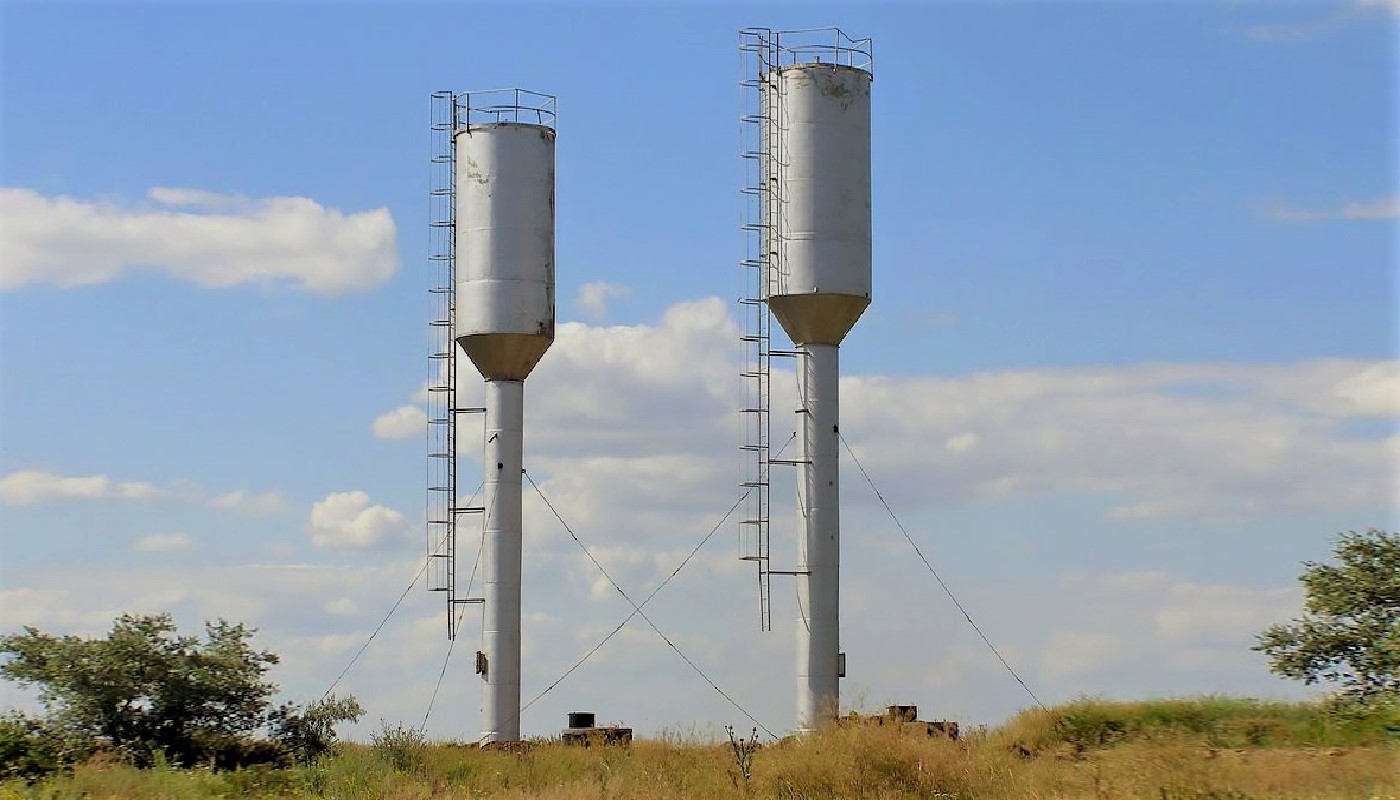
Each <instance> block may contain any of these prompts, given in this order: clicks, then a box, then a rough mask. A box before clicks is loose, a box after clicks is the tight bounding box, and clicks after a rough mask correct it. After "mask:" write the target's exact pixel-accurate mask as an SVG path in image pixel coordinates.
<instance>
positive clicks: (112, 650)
mask: <svg viewBox="0 0 1400 800" xmlns="http://www.w3.org/2000/svg"><path fill="white" fill-rule="evenodd" d="M253 633H255V630H254V629H253V628H249V627H247V626H245V625H241V624H238V625H235V624H232V623H229V622H227V621H225V620H222V619H221V620H218V621H217V622H212V623H206V624H205V626H204V639H203V641H201V640H200V639H199V638H198V637H194V636H180V635H178V634H177V629H176V626H175V622H174V621H173V620H172V619H171V617H170V615H169V614H157V615H122V616H121V617H118V618H117V620H116V622H115V623H114V624H113V626H112V630H111V633H109V634H108V635H107V636H106V637H104V638H97V639H85V638H81V637H78V636H53V635H50V634H46V633H42V632H40V631H39V630H36V629H35V628H32V627H26V628H25V629H24V632H23V633H18V634H11V635H9V636H4V637H0V656H9V658H8V659H7V660H5V661H4V663H0V676H3V677H6V678H9V679H11V680H14V681H17V682H19V683H21V684H24V685H31V686H37V687H38V688H39V690H40V694H39V700H40V702H41V703H43V705H44V707H45V709H46V710H47V711H48V713H49V718H48V720H46V723H47V724H49V725H50V726H52V727H53V728H54V729H58V730H65V731H69V732H72V733H76V734H78V735H81V736H85V737H86V738H87V739H88V740H89V741H94V740H102V739H105V740H106V741H107V742H108V743H109V744H110V746H112V747H114V748H116V749H118V750H119V751H121V752H123V753H125V754H127V755H128V756H129V757H130V758H131V759H132V760H133V761H134V762H135V763H137V764H138V765H146V764H149V763H151V761H152V760H153V759H154V758H155V756H156V754H157V753H160V754H163V755H164V757H165V758H166V759H167V760H168V761H170V762H171V763H175V764H184V765H191V764H195V763H202V762H205V761H209V760H214V759H215V756H216V755H218V754H219V753H220V752H221V751H224V750H227V749H229V748H232V747H233V746H234V743H237V742H244V741H245V740H246V739H247V737H248V735H249V734H252V733H253V732H255V731H257V730H258V729H260V728H262V727H263V726H265V725H270V726H272V727H273V729H274V733H284V732H286V733H293V732H294V733H296V734H297V735H300V736H302V737H303V738H305V737H306V736H312V737H313V738H314V737H315V736H317V735H319V736H321V737H322V738H321V740H324V739H325V734H326V732H327V730H328V729H329V728H330V727H331V726H333V724H334V722H337V721H341V720H345V719H357V718H358V717H359V715H360V713H361V711H360V708H359V705H358V704H357V703H355V702H354V699H353V698H348V699H347V700H345V701H332V702H331V703H330V705H326V704H312V706H309V707H308V708H307V710H306V711H298V710H297V709H296V708H295V707H293V706H284V707H283V708H282V709H279V710H278V711H276V712H274V711H271V710H270V709H269V698H270V697H271V696H272V694H273V693H274V692H275V691H276V690H277V687H276V686H275V685H274V684H273V683H272V682H270V681H269V680H267V671H268V669H270V668H271V666H272V665H274V664H276V663H277V662H278V658H277V656H276V655H275V654H273V653H270V652H267V651H263V650H256V649H254V648H253V647H252V645H251V644H250V643H249V639H250V638H251V637H252V635H253ZM333 735H334V734H333V732H332V733H331V736H332V737H333ZM288 744H293V746H296V745H295V743H288Z"/></svg>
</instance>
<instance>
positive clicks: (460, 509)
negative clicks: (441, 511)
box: [452, 506, 486, 514]
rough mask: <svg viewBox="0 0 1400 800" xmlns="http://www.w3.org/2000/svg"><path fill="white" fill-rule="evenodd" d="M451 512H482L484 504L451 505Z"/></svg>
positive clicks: (484, 507)
mask: <svg viewBox="0 0 1400 800" xmlns="http://www.w3.org/2000/svg"><path fill="white" fill-rule="evenodd" d="M452 512H453V513H455V514H483V513H485V512H486V506H453V507H452Z"/></svg>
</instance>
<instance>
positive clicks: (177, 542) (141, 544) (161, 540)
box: [132, 533, 194, 553]
mask: <svg viewBox="0 0 1400 800" xmlns="http://www.w3.org/2000/svg"><path fill="white" fill-rule="evenodd" d="M192 546H194V540H192V539H191V538H190V537H189V536H188V535H186V534H183V533H153V534H151V535H150V536H142V537H141V538H140V539H137V540H136V543H135V544H134V545H132V547H133V549H135V550H136V551H138V552H141V553H168V552H171V551H174V550H188V549H190V548H191V547H192Z"/></svg>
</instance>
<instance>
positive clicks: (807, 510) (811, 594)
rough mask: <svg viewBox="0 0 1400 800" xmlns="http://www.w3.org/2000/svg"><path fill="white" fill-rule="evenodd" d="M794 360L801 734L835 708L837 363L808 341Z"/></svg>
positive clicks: (828, 348) (832, 348) (831, 348)
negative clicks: (798, 406)
mask: <svg viewBox="0 0 1400 800" xmlns="http://www.w3.org/2000/svg"><path fill="white" fill-rule="evenodd" d="M800 349H801V351H802V356H801V357H800V358H799V362H800V364H799V368H800V372H799V373H798V385H797V390H798V398H799V400H800V402H801V403H802V410H801V411H800V415H801V418H802V419H801V425H802V435H801V437H800V441H801V445H800V449H799V451H798V460H799V462H801V463H799V464H798V468H797V469H798V472H797V491H798V525H799V528H800V530H799V531H798V535H797V569H798V571H799V573H801V572H803V571H805V572H806V574H799V575H798V576H797V611H798V617H797V721H798V725H799V727H800V728H801V730H802V732H804V733H807V732H810V731H812V730H814V729H816V728H817V726H818V725H820V724H821V722H823V721H824V720H829V719H832V718H834V717H835V716H836V714H837V713H839V710H840V700H841V696H840V688H839V686H838V683H837V681H838V677H837V672H838V668H837V661H838V660H839V653H840V650H841V642H840V603H841V594H840V586H839V584H840V572H841V508H840V481H839V479H838V461H837V459H838V458H839V456H840V447H839V444H840V433H839V431H838V428H837V425H838V421H839V420H840V413H839V408H840V388H839V379H840V366H839V356H838V354H839V352H840V351H839V349H838V348H837V347H836V345H829V344H806V345H802V346H801V348H800Z"/></svg>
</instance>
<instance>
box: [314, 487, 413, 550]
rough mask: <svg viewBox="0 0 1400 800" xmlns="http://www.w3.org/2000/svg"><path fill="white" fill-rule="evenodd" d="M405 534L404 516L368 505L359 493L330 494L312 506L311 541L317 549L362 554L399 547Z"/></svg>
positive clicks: (406, 522)
mask: <svg viewBox="0 0 1400 800" xmlns="http://www.w3.org/2000/svg"><path fill="white" fill-rule="evenodd" d="M407 530H408V520H406V519H405V518H404V515H403V514H400V513H399V512H397V511H395V510H394V509H392V508H388V507H387V506H377V505H371V504H370V500H369V495H367V494H365V493H364V492H361V491H354V492H331V493H330V494H328V495H326V497H325V499H324V500H318V501H317V502H316V503H315V504H313V505H312V506H311V541H312V543H313V544H315V545H316V546H317V547H329V548H336V549H348V550H363V549H370V548H381V547H387V546H393V545H396V544H399V543H400V541H401V540H402V539H403V536H404V534H405V533H407Z"/></svg>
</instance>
